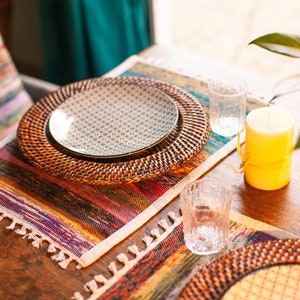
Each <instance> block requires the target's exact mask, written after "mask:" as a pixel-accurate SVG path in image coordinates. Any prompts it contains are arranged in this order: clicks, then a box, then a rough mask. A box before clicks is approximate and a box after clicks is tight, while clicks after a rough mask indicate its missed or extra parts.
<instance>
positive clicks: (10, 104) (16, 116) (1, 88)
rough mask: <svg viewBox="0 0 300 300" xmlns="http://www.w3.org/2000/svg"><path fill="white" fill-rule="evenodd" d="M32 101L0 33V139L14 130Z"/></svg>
mask: <svg viewBox="0 0 300 300" xmlns="http://www.w3.org/2000/svg"><path fill="white" fill-rule="evenodd" d="M32 103H33V102H32V100H31V98H30V96H29V95H28V93H27V92H26V91H25V90H24V87H23V84H22V82H21V79H20V76H19V74H18V71H17V69H16V67H15V65H14V63H13V61H12V59H11V56H10V53H9V52H8V50H7V48H6V47H5V45H4V43H3V40H2V38H1V35H0V140H1V139H2V138H4V137H5V136H7V135H9V134H10V133H12V132H13V131H15V130H16V128H17V126H18V124H19V121H20V119H21V118H22V116H23V115H24V113H25V112H26V111H27V110H28V108H29V107H30V106H31V105H32Z"/></svg>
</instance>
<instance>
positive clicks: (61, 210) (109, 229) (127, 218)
mask: <svg viewBox="0 0 300 300" xmlns="http://www.w3.org/2000/svg"><path fill="white" fill-rule="evenodd" d="M126 70H127V71H126V72H125V73H123V74H122V76H133V74H135V75H134V76H141V77H149V78H154V79H158V77H159V80H162V77H164V78H165V81H166V82H168V83H171V84H175V85H177V86H180V87H181V88H182V89H185V90H186V91H188V92H189V93H191V94H192V95H194V96H195V97H196V98H197V99H198V101H200V102H201V103H202V105H205V106H207V105H208V98H207V96H206V94H205V85H204V84H203V83H199V82H198V81H197V80H195V79H193V78H188V77H186V76H182V75H179V74H176V73H172V72H170V71H167V70H164V69H159V68H157V67H153V66H150V65H148V64H145V63H143V62H135V63H134V64H133V65H132V64H131V65H127V66H126ZM249 100H250V99H249ZM253 103H254V102H253ZM256 105H259V104H258V103H256ZM39 113H41V114H42V113H43V112H42V111H41V112H39ZM35 144H36V145H37V143H36V142H35ZM235 147H236V140H234V139H233V140H230V139H227V138H223V137H221V136H218V135H216V134H214V133H211V134H210V136H209V139H208V141H207V143H206V144H205V146H204V147H203V149H202V151H200V152H199V153H198V154H197V155H196V156H195V157H194V158H193V159H191V160H189V161H187V162H186V163H184V164H183V165H182V166H181V167H178V168H176V169H174V170H172V171H171V172H168V173H166V174H164V175H160V176H157V177H155V178H152V179H147V180H141V181H139V182H135V183H126V184H121V185H104V186H98V185H90V184H85V183H80V182H74V181H70V180H67V179H63V178H59V177H56V176H52V175H49V174H48V173H46V172H44V171H43V170H42V169H41V168H36V167H34V166H33V165H32V164H31V163H29V162H28V160H27V159H26V158H25V157H24V156H23V155H22V153H21V152H20V151H19V149H18V147H17V145H16V143H14V142H12V143H11V144H8V145H6V146H5V147H3V148H2V149H1V150H0V220H1V219H3V218H9V219H10V220H11V225H10V226H8V229H10V230H15V231H16V233H17V234H19V235H20V236H23V237H24V238H28V239H29V240H31V241H32V245H33V246H34V247H39V246H40V245H41V244H42V243H48V245H49V246H48V251H49V253H52V259H54V260H56V261H58V262H59V265H60V266H61V267H63V268H66V267H67V266H68V264H69V263H70V262H71V261H72V260H75V261H76V262H77V263H78V264H79V266H81V267H87V266H88V265H90V264H91V263H93V262H95V261H96V260H98V259H99V258H100V257H101V256H102V255H103V254H105V253H106V252H107V251H109V250H110V249H111V248H112V247H114V246H115V245H116V244H118V243H120V242H121V241H122V240H124V239H126V238H127V237H128V236H129V235H130V234H131V233H132V232H134V231H135V230H137V229H138V228H139V227H141V226H142V225H143V224H145V223H146V222H147V220H149V219H150V218H152V217H153V216H154V215H156V214H157V213H158V212H159V211H160V210H161V209H162V208H163V207H165V206H166V205H167V204H168V203H170V202H171V201H173V199H174V198H175V197H176V196H177V195H178V194H179V193H180V192H181V190H182V189H183V188H184V186H185V185H186V184H187V183H189V182H190V181H193V180H195V179H197V178H198V177H200V176H201V175H203V174H204V173H206V172H207V171H208V170H209V169H210V168H211V167H212V166H214V165H215V164H216V163H217V162H218V161H220V160H221V159H222V158H224V157H226V156H227V155H228V154H229V153H230V152H232V151H233V150H234V149H235ZM38 149H39V147H38ZM49 159H51V158H49Z"/></svg>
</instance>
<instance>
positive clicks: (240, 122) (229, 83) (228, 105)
mask: <svg viewBox="0 0 300 300" xmlns="http://www.w3.org/2000/svg"><path fill="white" fill-rule="evenodd" d="M208 91H209V118H210V126H211V129H212V131H213V132H215V133H217V134H219V135H222V136H225V137H230V136H233V135H235V134H237V133H238V132H241V131H242V130H243V129H244V128H245V119H246V100H247V86H246V83H245V81H244V80H243V79H241V78H239V77H235V76H222V77H218V78H215V79H212V80H211V81H210V82H209V83H208Z"/></svg>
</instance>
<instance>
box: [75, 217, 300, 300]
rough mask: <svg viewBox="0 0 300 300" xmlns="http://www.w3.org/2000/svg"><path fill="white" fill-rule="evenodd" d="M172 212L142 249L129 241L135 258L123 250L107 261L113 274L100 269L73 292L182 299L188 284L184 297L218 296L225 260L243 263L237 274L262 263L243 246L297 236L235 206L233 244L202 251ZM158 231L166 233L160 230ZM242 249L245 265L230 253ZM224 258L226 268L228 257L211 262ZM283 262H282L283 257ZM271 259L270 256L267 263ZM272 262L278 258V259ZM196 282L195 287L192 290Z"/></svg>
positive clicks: (88, 296)
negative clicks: (188, 242)
mask: <svg viewBox="0 0 300 300" xmlns="http://www.w3.org/2000/svg"><path fill="white" fill-rule="evenodd" d="M168 217H169V219H170V220H171V223H172V225H171V226H163V222H161V223H160V224H159V226H158V227H161V228H153V230H152V234H151V235H149V236H146V237H145V238H144V241H145V244H146V247H145V249H139V248H138V247H137V246H136V245H132V246H131V247H129V248H128V251H129V253H131V254H132V255H133V257H134V258H129V257H130V255H128V256H126V255H125V254H124V253H120V254H119V255H118V256H117V258H116V260H115V261H112V262H111V263H110V264H109V265H108V269H109V270H111V271H112V274H113V275H112V276H111V277H106V276H104V275H103V274H96V275H95V276H94V278H93V279H92V280H90V281H88V282H86V284H85V286H84V287H83V288H82V290H81V291H77V292H75V293H74V296H73V297H74V299H76V300H82V299H88V300H94V299H114V297H115V298H117V299H134V300H135V299H145V300H146V299H177V298H178V297H179V295H180V294H181V293H182V291H183V290H184V291H185V289H186V288H188V289H189V290H188V293H186V292H185V294H184V296H182V295H181V297H185V298H184V299H219V298H220V297H219V296H220V291H225V290H226V289H227V288H229V284H230V283H231V281H230V280H229V279H230V274H229V273H230V272H229V273H228V270H227V269H226V270H225V268H226V266H228V267H230V268H231V273H232V270H235V268H238V272H237V274H235V276H236V277H239V276H242V275H243V274H245V272H246V270H247V268H248V269H249V265H248V264H247V263H246V260H248V261H249V260H251V261H252V262H254V261H256V262H257V265H259V264H261V266H263V263H264V258H263V256H261V255H256V254H258V253H259V251H256V252H255V253H254V252H253V250H252V251H250V255H251V253H252V256H251V257H247V252H246V251H245V250H243V249H246V248H247V247H250V246H252V248H253V249H255V247H256V248H257V249H259V248H263V247H260V245H261V244H263V243H266V242H274V241H280V240H281V239H294V238H296V237H295V236H294V235H293V234H290V233H288V232H285V231H283V230H280V229H279V228H275V227H273V226H270V225H267V224H265V223H263V222H260V221H257V220H254V219H251V218H249V217H246V216H243V215H241V214H238V213H236V212H233V211H231V212H230V219H231V221H230V240H231V243H230V244H229V247H228V249H226V250H224V251H223V252H221V253H219V254H215V255H209V256H200V255H196V254H193V253H192V252H191V251H190V250H189V249H187V248H186V246H185V244H184V240H183V230H182V223H181V217H180V216H179V211H176V212H175V211H173V212H170V213H169V216H168ZM163 227H164V229H163V230H162V228H163ZM170 227H171V228H170ZM159 232H161V233H160V234H159ZM287 244H288V243H287ZM294 248H295V247H294ZM237 249H241V250H242V251H244V252H243V254H244V255H243V257H241V260H243V259H244V260H245V265H243V264H239V265H236V266H229V265H228V259H227V255H230V253H233V254H232V255H231V257H232V256H233V257H234V253H235V251H236V250H237ZM280 249H281V248H280ZM280 249H279V250H280ZM281 250H282V249H281ZM269 254H270V253H269ZM270 255H271V256H277V257H280V256H281V257H284V256H285V255H286V253H285V252H284V251H282V252H281V253H273V254H272V253H271V254H270ZM267 256H268V254H267ZM296 257H297V253H295V257H294V260H296ZM223 258H224V259H223ZM222 259H223V260H225V261H227V265H226V264H224V270H223V271H224V273H222V274H221V271H222V266H223V263H222V265H221V266H220V263H218V264H217V265H218V267H219V268H218V269H213V268H211V266H213V265H214V263H217V262H218V261H219V260H222ZM287 259H288V258H287ZM290 260H291V259H290ZM229 263H230V261H229ZM278 263H280V261H279V260H278ZM298 263H299V255H298ZM267 264H268V262H267V261H266V262H265V266H266V265H267ZM273 264H275V262H274V261H273ZM120 265H121V267H120ZM117 266H118V267H117ZM218 271H219V273H218ZM225 271H226V272H225ZM202 273H205V274H206V275H208V276H206V277H208V278H206V280H207V281H208V284H209V285H210V287H208V288H207V290H203V288H204V287H203V282H199V280H198V278H199V277H201V275H202ZM217 273H218V274H217ZM209 275H210V277H209ZM226 279H227V281H226ZM205 283H206V282H205ZM201 284H202V285H201ZM191 285H192V286H191ZM186 286H187V287H186ZM190 286H191V287H190ZM194 286H195V289H196V290H195V293H194V294H193V288H194ZM191 295H193V296H191ZM197 296H199V297H197ZM210 296H211V297H210Z"/></svg>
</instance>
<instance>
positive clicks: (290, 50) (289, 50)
mask: <svg viewBox="0 0 300 300" xmlns="http://www.w3.org/2000/svg"><path fill="white" fill-rule="evenodd" d="M249 45H256V46H259V47H261V48H264V49H266V50H268V51H271V52H275V53H279V54H283V55H286V56H291V57H297V58H300V36H298V35H292V34H282V33H270V34H267V35H263V36H260V37H258V38H256V39H255V40H253V41H251V42H250V43H249Z"/></svg>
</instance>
